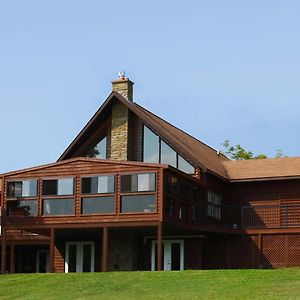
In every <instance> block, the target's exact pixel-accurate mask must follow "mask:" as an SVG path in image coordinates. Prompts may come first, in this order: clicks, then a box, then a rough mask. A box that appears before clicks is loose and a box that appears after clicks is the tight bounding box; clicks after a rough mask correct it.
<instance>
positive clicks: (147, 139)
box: [143, 126, 159, 163]
mask: <svg viewBox="0 0 300 300" xmlns="http://www.w3.org/2000/svg"><path fill="white" fill-rule="evenodd" d="M143 149H144V162H149V163H159V137H158V135H156V134H155V133H154V132H152V131H151V130H150V129H149V128H147V127H146V126H144V148H143Z"/></svg>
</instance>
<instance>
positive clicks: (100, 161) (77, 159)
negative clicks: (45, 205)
mask: <svg viewBox="0 0 300 300" xmlns="http://www.w3.org/2000/svg"><path fill="white" fill-rule="evenodd" d="M74 162H91V163H97V164H111V165H128V166H137V167H150V168H168V165H164V164H151V163H144V162H137V161H130V162H129V161H119V160H107V159H98V158H90V157H74V158H70V159H66V160H63V161H59V162H55V163H50V164H45V165H40V166H36V167H31V168H26V169H21V170H16V171H12V172H7V173H3V174H1V176H13V175H17V174H21V173H27V172H32V171H37V170H43V169H49V168H52V167H57V166H61V165H66V164H70V163H74ZM0 182H1V179H0Z"/></svg>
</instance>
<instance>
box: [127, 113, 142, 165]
mask: <svg viewBox="0 0 300 300" xmlns="http://www.w3.org/2000/svg"><path fill="white" fill-rule="evenodd" d="M128 125H129V127H128V160H129V161H143V123H142V121H141V119H140V118H138V117H137V116H136V115H135V114H133V113H132V112H129V123H128Z"/></svg>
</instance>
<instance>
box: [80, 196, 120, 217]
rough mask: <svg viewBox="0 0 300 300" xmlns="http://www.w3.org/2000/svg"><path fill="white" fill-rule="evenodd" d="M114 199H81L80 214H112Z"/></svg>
mask: <svg viewBox="0 0 300 300" xmlns="http://www.w3.org/2000/svg"><path fill="white" fill-rule="evenodd" d="M114 212H115V197H92V198H82V213H83V214H97V213H114Z"/></svg>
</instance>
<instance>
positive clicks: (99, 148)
mask: <svg viewBox="0 0 300 300" xmlns="http://www.w3.org/2000/svg"><path fill="white" fill-rule="evenodd" d="M86 156H87V157H91V158H100V159H106V158H107V137H104V138H103V139H102V140H101V141H100V142H99V143H98V144H96V145H95V146H93V147H91V148H90V149H89V151H88V153H87V154H86Z"/></svg>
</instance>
